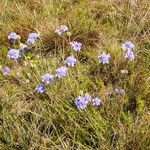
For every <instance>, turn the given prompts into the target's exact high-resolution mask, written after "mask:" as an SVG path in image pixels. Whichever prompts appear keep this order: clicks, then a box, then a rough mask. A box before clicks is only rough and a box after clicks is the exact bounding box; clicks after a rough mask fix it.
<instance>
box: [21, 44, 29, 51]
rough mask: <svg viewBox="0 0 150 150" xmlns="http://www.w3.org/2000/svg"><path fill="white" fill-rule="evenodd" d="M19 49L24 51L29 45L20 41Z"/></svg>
mask: <svg viewBox="0 0 150 150" xmlns="http://www.w3.org/2000/svg"><path fill="white" fill-rule="evenodd" d="M19 49H20V51H21V52H25V51H27V50H28V49H29V47H28V46H27V45H25V44H23V43H20V45H19Z"/></svg>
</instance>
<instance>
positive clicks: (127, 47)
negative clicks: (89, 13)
mask: <svg viewBox="0 0 150 150" xmlns="http://www.w3.org/2000/svg"><path fill="white" fill-rule="evenodd" d="M68 30H69V29H68V27H67V26H66V25H61V26H60V27H59V28H57V29H56V30H55V33H56V34H58V35H61V34H63V33H65V32H67V31H68ZM39 36H40V33H36V32H32V33H30V34H29V35H28V38H27V40H26V43H25V44H24V43H21V42H19V45H18V47H17V48H16V46H14V47H13V48H11V49H9V51H8V53H7V57H8V58H10V59H13V60H15V61H17V60H18V59H19V58H21V57H22V53H25V52H26V51H28V50H29V49H30V48H31V46H32V45H34V44H35V43H36V41H37V39H38V38H39ZM18 39H21V36H20V35H18V34H17V33H15V32H12V33H10V34H9V35H8V40H13V41H15V40H18ZM68 43H69V44H68V45H69V46H70V48H71V49H72V50H73V51H75V52H79V51H81V48H82V43H80V42H78V41H71V42H70V40H69V42H68ZM134 47H135V46H134V44H132V43H131V42H125V43H124V44H122V48H123V49H124V57H125V58H126V59H128V60H130V61H132V60H134V53H133V49H134ZM76 62H77V59H76V58H75V56H74V55H70V56H68V57H66V59H65V61H64V65H63V66H60V67H58V68H56V69H55V73H54V74H50V73H45V74H43V75H42V76H41V83H39V84H38V85H37V86H36V87H35V91H36V92H37V93H44V92H45V90H46V85H48V84H51V83H52V82H54V81H55V80H56V79H60V78H63V77H65V76H67V72H68V68H70V67H74V66H75V64H76ZM98 62H99V63H100V64H109V63H110V54H109V53H106V52H102V53H101V54H99V56H98ZM9 72H10V68H9V66H6V67H4V68H3V70H2V73H3V75H7V74H8V73H9ZM121 73H122V74H127V73H128V70H121ZM114 93H115V94H119V95H123V94H124V93H125V91H124V89H115V90H114ZM74 103H75V105H76V106H77V108H78V109H85V108H86V107H87V106H88V105H89V104H92V105H94V106H99V105H100V104H101V100H100V99H99V98H98V97H95V98H92V97H91V96H90V95H88V94H85V95H82V96H78V97H77V98H75V101H74Z"/></svg>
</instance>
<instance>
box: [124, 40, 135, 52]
mask: <svg viewBox="0 0 150 150" xmlns="http://www.w3.org/2000/svg"><path fill="white" fill-rule="evenodd" d="M122 47H123V49H124V50H128V49H129V50H132V49H133V48H134V47H135V46H134V44H133V43H131V42H130V41H128V42H125V43H123V44H122Z"/></svg>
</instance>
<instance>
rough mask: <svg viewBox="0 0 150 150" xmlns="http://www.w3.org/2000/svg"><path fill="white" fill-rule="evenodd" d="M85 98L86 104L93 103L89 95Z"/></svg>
mask: <svg viewBox="0 0 150 150" xmlns="http://www.w3.org/2000/svg"><path fill="white" fill-rule="evenodd" d="M83 98H84V101H85V103H87V104H88V103H89V102H91V99H92V98H91V96H90V95H89V94H85V95H84V96H83Z"/></svg>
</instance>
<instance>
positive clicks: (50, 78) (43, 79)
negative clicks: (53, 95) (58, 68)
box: [42, 73, 54, 84]
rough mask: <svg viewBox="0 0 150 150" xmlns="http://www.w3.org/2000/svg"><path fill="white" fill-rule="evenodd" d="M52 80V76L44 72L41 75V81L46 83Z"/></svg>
mask: <svg viewBox="0 0 150 150" xmlns="http://www.w3.org/2000/svg"><path fill="white" fill-rule="evenodd" d="M53 81H54V76H53V75H51V74H49V73H46V74H44V75H43V76H42V82H46V83H47V84H49V83H51V82H53Z"/></svg>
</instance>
